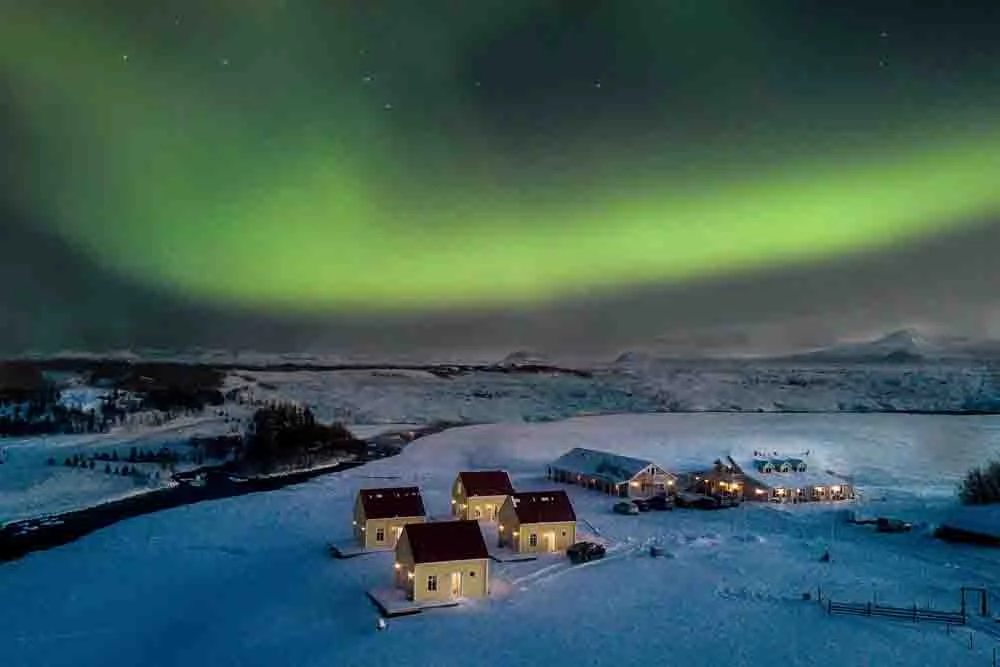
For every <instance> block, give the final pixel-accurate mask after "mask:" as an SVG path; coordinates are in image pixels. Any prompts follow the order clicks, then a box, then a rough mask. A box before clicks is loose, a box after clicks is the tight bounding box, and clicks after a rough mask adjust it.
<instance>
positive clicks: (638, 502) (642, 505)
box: [632, 498, 649, 512]
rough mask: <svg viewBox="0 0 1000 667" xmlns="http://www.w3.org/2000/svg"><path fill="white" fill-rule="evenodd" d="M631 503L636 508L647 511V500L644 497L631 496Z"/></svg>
mask: <svg viewBox="0 0 1000 667" xmlns="http://www.w3.org/2000/svg"><path fill="white" fill-rule="evenodd" d="M632 504H633V505H635V507H636V509H638V510H639V511H640V512H648V511H649V501H648V500H646V499H645V498H633V499H632Z"/></svg>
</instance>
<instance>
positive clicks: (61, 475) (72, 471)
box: [0, 411, 229, 525]
mask: <svg viewBox="0 0 1000 667" xmlns="http://www.w3.org/2000/svg"><path fill="white" fill-rule="evenodd" d="M228 428H229V424H227V423H226V422H225V421H224V418H222V417H218V416H215V415H214V414H212V413H211V411H209V413H208V414H206V416H201V417H180V418H178V419H175V420H173V421H170V422H168V423H166V424H164V425H162V426H132V427H119V428H115V429H113V430H112V431H111V432H109V433H88V434H80V435H59V436H51V437H32V438H12V439H6V440H0V448H2V449H4V450H5V451H6V459H5V462H4V464H3V465H0V525H3V524H4V523H8V522H10V521H15V520H18V519H28V518H33V517H37V516H42V515H48V514H56V513H59V512H66V511H70V510H74V509H80V508H83V507H89V506H92V505H96V504H99V503H102V502H107V501H109V500H115V499H118V498H124V497H126V496H130V495H134V494H137V493H144V492H146V491H149V490H151V489H154V488H159V487H163V486H166V485H168V484H169V483H170V482H169V475H162V476H161V479H160V481H159V482H155V483H151V482H143V483H139V482H137V481H135V480H134V479H133V478H130V477H122V476H119V475H112V474H107V473H105V472H104V466H105V463H104V462H102V461H97V462H95V467H94V469H93V470H89V469H82V468H71V467H66V466H64V465H63V462H64V461H65V460H66V459H67V458H71V457H73V455H80V456H86V457H90V456H94V455H97V454H102V453H103V454H109V455H110V453H111V452H113V451H116V452H117V453H118V455H119V456H120V457H124V456H125V455H127V454H128V452H129V449H130V448H131V447H136V448H138V449H147V450H158V449H160V448H162V447H166V448H168V449H177V450H181V451H190V446H189V439H190V438H191V437H193V436H212V435H222V434H225V433H227V432H228ZM50 458H51V459H54V460H55V465H48V464H47V461H48V460H49V459H50ZM123 463H124V462H122V463H118V464H116V465H122V464H123ZM129 465H130V466H131V465H132V464H129ZM137 465H138V468H139V469H142V470H144V471H145V470H148V471H149V472H155V471H156V470H157V469H158V466H157V464H155V463H145V464H137ZM189 467H192V466H191V465H190V464H184V463H180V464H178V465H177V469H178V470H184V469H186V468H189Z"/></svg>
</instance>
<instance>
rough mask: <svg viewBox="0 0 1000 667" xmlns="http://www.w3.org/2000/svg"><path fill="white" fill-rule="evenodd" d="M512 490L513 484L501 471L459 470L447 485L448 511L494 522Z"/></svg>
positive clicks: (473, 518)
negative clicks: (449, 500)
mask: <svg viewBox="0 0 1000 667" xmlns="http://www.w3.org/2000/svg"><path fill="white" fill-rule="evenodd" d="M512 493H514V487H513V485H511V483H510V477H509V476H508V475H507V473H506V472H504V471H503V470H479V471H476V472H460V473H458V477H456V478H455V483H454V484H452V487H451V513H452V514H453V515H454V516H456V517H458V518H459V519H472V520H479V519H483V520H486V521H496V520H497V516H498V515H499V514H500V508H501V507H503V504H504V502H505V501H506V500H507V497H508V496H509V495H510V494H512Z"/></svg>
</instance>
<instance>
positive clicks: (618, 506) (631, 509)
mask: <svg viewBox="0 0 1000 667" xmlns="http://www.w3.org/2000/svg"><path fill="white" fill-rule="evenodd" d="M611 509H613V510H614V511H615V513H616V514H638V513H639V508H638V507H636V506H635V505H633V504H632V503H628V502H625V501H622V502H620V503H615V506H614V507H613V508H611Z"/></svg>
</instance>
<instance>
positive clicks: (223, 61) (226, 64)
mask: <svg viewBox="0 0 1000 667" xmlns="http://www.w3.org/2000/svg"><path fill="white" fill-rule="evenodd" d="M219 62H220V63H222V66H223V67H226V66H228V65H229V58H223V59H222V60H220V61H219Z"/></svg>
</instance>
